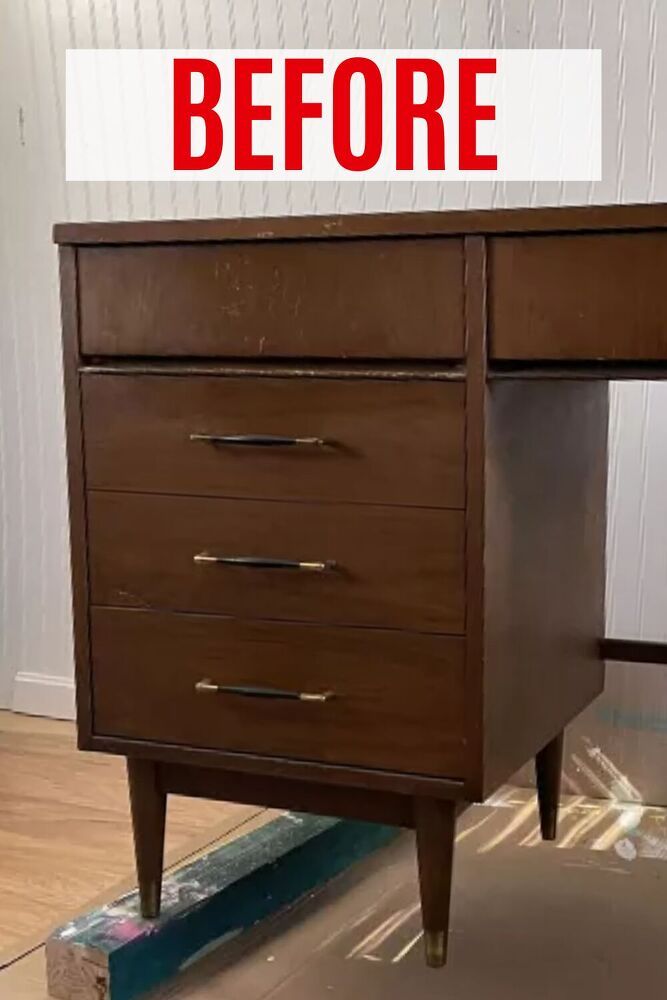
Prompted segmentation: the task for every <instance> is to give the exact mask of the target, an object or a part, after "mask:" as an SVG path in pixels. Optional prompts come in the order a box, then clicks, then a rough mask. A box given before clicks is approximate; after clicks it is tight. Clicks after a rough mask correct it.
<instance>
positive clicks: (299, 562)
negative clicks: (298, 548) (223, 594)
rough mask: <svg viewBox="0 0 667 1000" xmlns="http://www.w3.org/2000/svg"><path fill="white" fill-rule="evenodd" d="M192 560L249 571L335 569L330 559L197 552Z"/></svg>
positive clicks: (319, 570) (323, 571)
mask: <svg viewBox="0 0 667 1000" xmlns="http://www.w3.org/2000/svg"><path fill="white" fill-rule="evenodd" d="M193 558H194V561H195V562H196V563H197V564H206V563H213V564H217V565H219V566H245V567H247V568H249V569H299V570H303V571H304V572H306V573H327V572H330V571H331V570H333V569H335V568H336V563H335V562H334V561H333V560H331V559H327V560H325V561H324V562H313V561H308V560H304V559H263V558H261V557H258V556H215V555H210V554H209V553H208V552H198V553H197V555H196V556H194V557H193Z"/></svg>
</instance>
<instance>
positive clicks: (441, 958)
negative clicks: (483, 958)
mask: <svg viewBox="0 0 667 1000" xmlns="http://www.w3.org/2000/svg"><path fill="white" fill-rule="evenodd" d="M415 829H416V831H417V861H418V864H419V887H420V890H421V904H422V923H423V926H424V945H425V949H426V963H427V965H430V966H431V967H432V968H439V967H440V966H442V965H444V964H445V962H446V961H447V936H448V933H449V905H450V898H451V888H452V865H453V861H454V840H455V837H456V803H454V802H447V801H444V800H441V799H415Z"/></svg>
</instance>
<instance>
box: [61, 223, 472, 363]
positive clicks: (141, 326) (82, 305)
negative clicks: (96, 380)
mask: <svg viewBox="0 0 667 1000" xmlns="http://www.w3.org/2000/svg"><path fill="white" fill-rule="evenodd" d="M77 252H78V260H79V309H80V329H81V346H82V351H83V353H84V354H93V355H112V354H121V355H123V354H124V355H153V356H158V355H185V356H192V357H194V356H200V357H201V356H227V357H263V358H269V357H289V356H294V357H322V358H341V357H349V358H352V357H356V358H396V357H405V358H458V357H461V355H462V353H463V242H462V240H461V239H458V238H449V239H402V240H331V241H307V242H299V241H294V242H290V241H286V242H271V241H267V242H264V243H262V242H258V243H220V244H199V245H189V246H188V245H174V246H160V245H155V246H124V247H113V246H108V247H81V248H79V250H78V251H77Z"/></svg>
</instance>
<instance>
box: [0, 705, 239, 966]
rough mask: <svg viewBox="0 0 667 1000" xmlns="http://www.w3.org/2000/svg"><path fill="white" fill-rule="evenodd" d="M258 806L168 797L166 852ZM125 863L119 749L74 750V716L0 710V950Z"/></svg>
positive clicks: (40, 927) (79, 903) (87, 897)
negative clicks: (101, 751)
mask: <svg viewBox="0 0 667 1000" xmlns="http://www.w3.org/2000/svg"><path fill="white" fill-rule="evenodd" d="M256 812H257V810H255V809H248V807H246V806H237V805H231V804H228V803H219V802H205V801H198V800H197V801H196V800H193V799H187V800H186V799H178V798H176V797H174V798H173V799H171V800H170V804H169V812H168V819H167V852H168V855H170V854H171V855H173V854H174V852H176V853H179V852H187V851H188V850H189V845H190V846H192V845H194V844H195V841H197V842H200V841H201V842H203V841H205V840H206V837H207V833H210V839H213V838H214V837H215V836H217V835H218V831H219V830H220V829H221V828H223V827H226V826H228V825H230V824H233V823H234V822H235V821H236V820H238V822H242V821H243V820H244V819H246V818H247V817H248V816H250V815H253V814H254V813H256ZM132 873H133V855H132V841H131V833H130V819H129V809H128V797H127V788H126V782H125V766H124V761H123V759H122V758H118V757H112V756H107V755H100V754H90V753H81V752H79V751H77V750H76V747H75V733H74V726H73V724H71V723H67V722H56V721H54V720H45V719H35V718H31V717H28V716H16V715H12V714H11V713H9V712H0V953H2V954H3V955H5V956H6V955H7V953H8V952H11V951H12V950H14V949H20V948H21V945H22V942H24V941H26V939H29V938H31V937H40V936H46V933H47V932H48V931H49V930H50V929H51V928H52V927H53V926H54V925H56V924H58V923H60V922H61V921H62V920H65V919H67V917H68V916H69V915H70V914H71V913H73V912H81V911H83V910H85V909H87V908H88V905H89V903H90V901H91V900H92V899H93V897H97V896H98V895H100V894H102V893H104V892H106V891H108V890H110V889H111V887H112V886H115V885H116V883H118V882H119V880H127V879H129V878H131V876H132Z"/></svg>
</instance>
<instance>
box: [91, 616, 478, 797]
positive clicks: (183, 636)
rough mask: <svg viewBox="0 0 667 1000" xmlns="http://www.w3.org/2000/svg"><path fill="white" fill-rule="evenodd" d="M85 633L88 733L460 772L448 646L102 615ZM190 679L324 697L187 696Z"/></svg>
mask: <svg viewBox="0 0 667 1000" xmlns="http://www.w3.org/2000/svg"><path fill="white" fill-rule="evenodd" d="M91 628H92V650H93V692H94V695H93V697H94V718H95V732H96V733H97V734H98V735H105V736H116V737H127V738H132V739H140V740H152V741H156V742H164V743H170V744H182V745H188V746H193V747H204V748H211V749H219V750H231V751H245V752H248V753H255V754H267V755H271V756H285V757H295V758H302V759H306V760H313V761H323V762H327V763H337V764H351V765H359V766H363V767H371V768H386V769H394V770H396V769H398V770H400V771H405V772H413V773H427V774H435V775H445V776H448V777H453V778H457V777H460V776H461V775H462V774H463V773H464V739H463V729H462V727H463V718H464V698H463V642H462V640H460V639H451V638H446V637H442V636H429V635H411V634H409V633H402V632H391V631H389V632H386V631H382V630H375V629H340V628H334V629H332V628H324V627H321V626H313V625H292V624H289V625H287V624H277V623H268V622H254V623H253V622H239V621H234V620H228V619H222V618H207V617H202V616H198V615H170V614H160V613H156V612H148V611H125V610H119V609H106V608H95V609H93V611H92V621H91ZM202 680H206V681H209V682H210V683H212V684H214V685H223V686H231V687H239V686H241V687H252V688H262V689H267V688H268V689H273V690H276V689H277V690H278V691H279V692H280V693H281V694H283V695H286V694H295V693H298V692H302V693H306V694H315V695H322V694H325V693H327V694H329V695H330V696H329V698H328V700H326V701H299V700H295V699H292V698H286V697H276V698H258V697H247V696H243V695H240V694H234V693H203V694H197V693H196V691H195V685H196V684H197V682H199V681H202ZM425 734H427V738H425Z"/></svg>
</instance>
